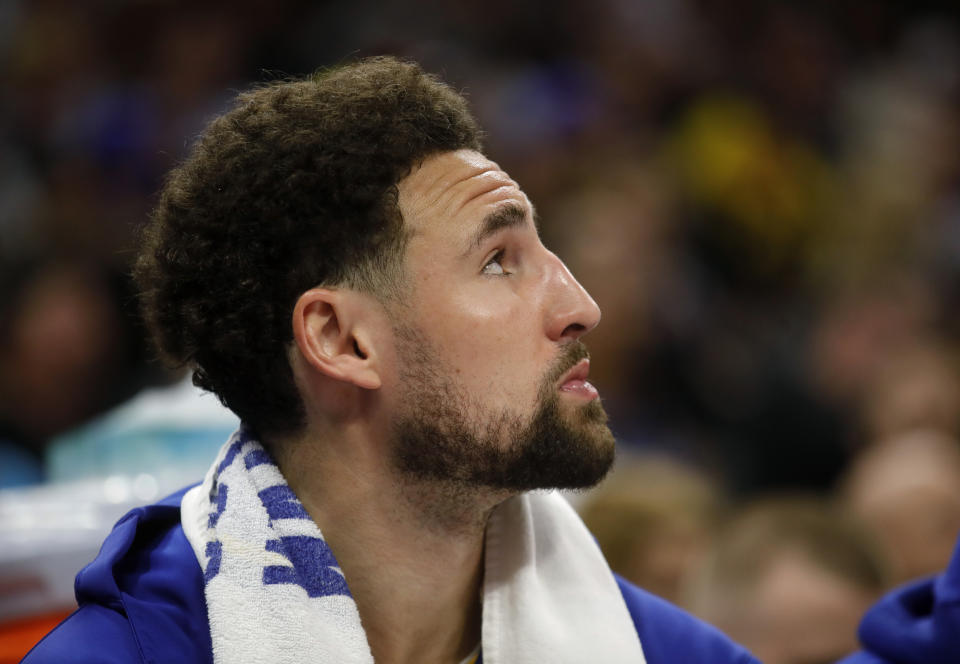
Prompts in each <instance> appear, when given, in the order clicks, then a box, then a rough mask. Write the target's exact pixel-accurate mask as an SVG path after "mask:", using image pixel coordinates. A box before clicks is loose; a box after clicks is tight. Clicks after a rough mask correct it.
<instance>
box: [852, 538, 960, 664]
mask: <svg viewBox="0 0 960 664" xmlns="http://www.w3.org/2000/svg"><path fill="white" fill-rule="evenodd" d="M859 636H860V642H861V643H862V644H863V652H859V653H857V654H855V655H851V656H850V657H847V658H846V659H844V660H843V661H842V662H840V664H957V663H958V662H960V541H958V542H957V548H956V549H955V550H954V552H953V560H952V561H951V562H950V565H949V566H948V567H947V570H946V571H945V572H944V573H943V574H940V575H938V576H935V577H933V578H931V579H924V580H921V581H916V582H914V583H910V584H908V585H906V586H903V587H902V588H899V589H897V590H894V591H893V592H891V593H890V594H889V595H887V596H886V597H884V598H883V599H882V600H880V601H879V602H877V604H875V605H874V606H873V607H872V608H871V609H870V610H869V611H867V613H866V615H865V616H864V617H863V621H862V622H861V623H860V629H859Z"/></svg>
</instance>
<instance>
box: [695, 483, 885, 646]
mask: <svg viewBox="0 0 960 664" xmlns="http://www.w3.org/2000/svg"><path fill="white" fill-rule="evenodd" d="M884 581H885V578H884V572H883V568H882V565H881V563H880V561H879V559H878V557H877V554H876V553H875V550H874V548H873V547H872V546H871V544H870V542H869V540H868V539H867V538H866V537H865V536H864V535H863V533H862V532H861V531H860V529H859V528H858V527H857V526H856V525H855V524H853V523H851V522H848V521H846V520H845V519H843V518H841V517H839V516H838V515H837V514H836V512H835V510H834V509H833V508H832V507H831V506H829V505H828V504H825V503H822V502H819V501H816V500H814V499H805V498H800V497H797V498H778V499H767V500H760V501H758V502H756V503H754V504H752V505H748V506H747V507H745V508H743V509H742V510H741V511H740V512H739V513H738V514H736V515H735V516H734V517H733V519H732V520H731V521H730V522H729V523H728V524H727V525H726V526H725V527H724V529H723V530H722V531H721V533H720V534H719V536H718V538H717V541H716V545H715V548H714V549H713V551H712V552H711V553H710V554H709V555H708V556H707V559H706V562H705V564H704V566H703V569H702V570H700V572H699V573H698V574H697V575H695V576H694V577H693V578H691V580H690V584H689V587H688V589H687V590H688V592H689V599H688V601H687V606H689V607H690V608H691V610H692V611H693V613H694V614H695V615H697V616H699V617H701V618H704V619H705V620H708V621H711V622H713V623H714V624H716V625H717V626H718V627H720V628H721V629H723V630H724V631H726V632H727V633H728V634H730V635H731V636H732V637H733V638H735V639H737V640H738V641H740V642H741V643H743V644H744V645H746V646H747V647H748V648H750V650H751V651H752V652H754V653H755V654H756V655H757V657H758V658H759V659H760V660H761V661H763V662H765V664H827V663H828V662H834V661H835V660H836V659H837V658H839V657H842V656H844V655H846V654H848V653H850V652H853V651H854V650H855V649H856V647H857V640H856V628H857V623H858V622H859V620H860V618H861V616H862V615H863V613H864V611H865V610H866V609H867V607H869V606H870V604H871V602H873V601H874V600H875V599H876V598H877V597H878V596H879V593H880V592H881V591H882V590H883V588H884Z"/></svg>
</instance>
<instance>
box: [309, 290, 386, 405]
mask: <svg viewBox="0 0 960 664" xmlns="http://www.w3.org/2000/svg"><path fill="white" fill-rule="evenodd" d="M370 306H371V299H370V298H368V297H365V296H363V295H361V294H360V293H357V292H355V291H350V290H331V289H327V288H311V289H310V290H308V291H306V292H305V293H303V294H302V295H300V297H299V299H298V300H297V304H296V306H294V308H293V338H294V341H295V342H296V344H297V348H299V350H300V354H301V355H303V357H304V359H305V360H306V361H307V363H308V364H309V365H310V366H311V367H313V368H314V369H316V370H317V371H319V372H321V373H323V374H325V375H327V376H329V377H330V378H334V379H336V380H340V381H343V382H346V383H352V384H354V385H356V386H357V387H362V388H364V389H368V390H375V389H377V388H379V387H380V384H381V380H380V373H379V370H378V363H377V356H376V354H375V353H374V352H373V349H372V345H371V340H372V335H371V334H370V333H369V331H368V330H367V329H366V326H367V325H371V324H373V317H372V316H370V315H368V314H369V313H370V312H369V307H370Z"/></svg>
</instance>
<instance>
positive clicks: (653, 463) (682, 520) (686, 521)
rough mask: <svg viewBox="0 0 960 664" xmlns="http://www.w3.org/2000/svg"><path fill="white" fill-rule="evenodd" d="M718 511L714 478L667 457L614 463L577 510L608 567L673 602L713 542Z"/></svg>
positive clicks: (720, 505)
mask: <svg viewBox="0 0 960 664" xmlns="http://www.w3.org/2000/svg"><path fill="white" fill-rule="evenodd" d="M721 509H722V503H721V500H720V494H719V491H718V489H717V488H716V486H715V485H714V483H713V482H712V481H711V480H710V479H709V478H707V477H706V476H705V475H703V474H702V473H700V472H697V471H696V470H694V469H692V468H690V467H688V466H685V465H682V464H680V463H679V462H677V461H673V460H671V459H669V458H663V457H654V456H650V455H646V456H638V457H636V458H630V459H627V460H621V461H620V462H618V465H617V467H616V469H615V470H614V472H613V474H612V476H611V477H610V478H609V479H608V480H607V481H606V482H604V484H603V486H602V487H601V488H600V489H598V490H597V491H595V492H593V493H592V494H591V495H590V496H589V498H588V499H587V501H586V502H585V504H584V505H583V506H582V507H581V509H580V514H581V516H582V517H583V520H584V523H586V524H587V528H589V529H590V532H591V533H593V535H594V537H596V539H597V543H598V544H599V545H600V549H601V550H602V551H603V554H604V557H605V558H606V559H607V562H609V563H610V568H611V569H613V570H614V571H615V572H616V573H618V574H621V575H622V576H624V577H626V578H627V579H629V580H630V581H632V582H634V583H636V584H637V585H639V586H640V587H642V588H644V589H646V590H649V591H650V592H652V593H654V594H656V595H659V596H660V597H663V598H664V599H667V600H669V601H670V602H672V603H674V604H677V603H681V604H682V600H683V598H682V597H681V593H680V590H681V586H682V584H683V582H684V580H685V579H686V578H687V576H688V575H689V574H690V572H691V570H693V569H696V568H697V567H698V566H699V564H700V562H701V558H702V557H703V555H704V553H705V552H706V550H707V549H708V548H709V546H710V544H711V541H712V539H713V534H714V529H715V527H716V524H717V521H718V517H719V514H720V512H721Z"/></svg>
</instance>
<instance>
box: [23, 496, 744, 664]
mask: <svg viewBox="0 0 960 664" xmlns="http://www.w3.org/2000/svg"><path fill="white" fill-rule="evenodd" d="M182 496H183V491H181V492H178V493H176V494H173V495H172V496H170V497H168V498H166V499H164V500H162V501H160V502H159V503H156V504H154V505H150V506H147V507H140V508H137V509H135V510H132V511H131V512H130V513H128V514H127V515H126V516H125V517H123V518H122V519H121V520H120V521H119V522H118V523H117V525H116V526H115V527H114V529H113V532H111V533H110V535H109V536H108V537H107V539H106V540H105V541H104V543H103V547H102V548H101V549H100V555H98V556H97V558H96V560H94V561H93V562H92V563H90V564H89V565H87V566H86V567H85V568H84V569H83V570H82V571H81V572H80V573H79V574H78V575H77V580H76V595H77V603H78V605H79V608H78V609H77V610H76V611H75V612H74V613H73V614H72V615H71V616H70V617H69V618H67V619H66V620H65V621H63V622H62V623H61V624H60V625H59V626H58V627H57V628H56V629H54V630H53V631H52V632H50V634H48V635H47V636H46V637H45V638H44V639H43V640H42V641H41V642H40V643H39V644H37V646H36V647H34V649H33V650H32V651H30V653H29V654H28V655H27V656H26V658H25V659H24V660H23V663H22V664H47V663H50V664H54V663H55V664H67V663H71V662H74V663H78V664H79V663H82V664H131V663H133V662H137V663H140V662H142V663H145V664H146V663H150V664H165V663H167V662H176V663H177V664H212V661H213V654H212V649H211V643H210V632H209V630H208V628H207V607H206V602H205V600H204V594H203V575H202V573H201V571H200V565H199V564H198V563H197V560H196V558H195V556H194V554H193V550H192V549H191V548H190V544H189V543H188V542H187V538H186V536H185V535H184V534H183V529H182V528H181V526H180V499H181V497H182ZM617 583H618V584H619V586H620V590H621V592H622V593H623V598H624V600H625V601H626V604H627V607H628V608H629V610H630V615H631V616H632V618H633V622H634V625H635V626H636V629H637V633H638V634H639V636H640V641H641V644H642V645H643V650H644V655H645V656H646V659H647V663H648V664H758V663H757V660H756V659H754V658H753V657H752V656H751V655H750V654H749V653H748V652H747V651H745V650H744V649H743V648H741V647H740V646H737V645H736V644H734V643H733V642H731V641H730V640H729V639H728V638H727V637H726V636H724V635H723V634H722V633H720V632H719V631H718V630H716V629H715V628H713V627H710V626H709V625H706V624H705V623H703V622H700V621H699V620H697V619H696V618H694V617H692V616H690V615H689V614H687V613H685V612H683V611H681V610H680V609H678V608H676V607H674V606H672V605H670V604H668V603H667V602H665V601H663V600H661V599H659V598H657V597H654V596H653V595H651V594H649V593H647V592H645V591H643V590H640V589H639V588H637V587H635V586H633V585H631V584H630V583H628V582H627V581H624V580H623V579H621V578H619V577H618V578H617Z"/></svg>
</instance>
